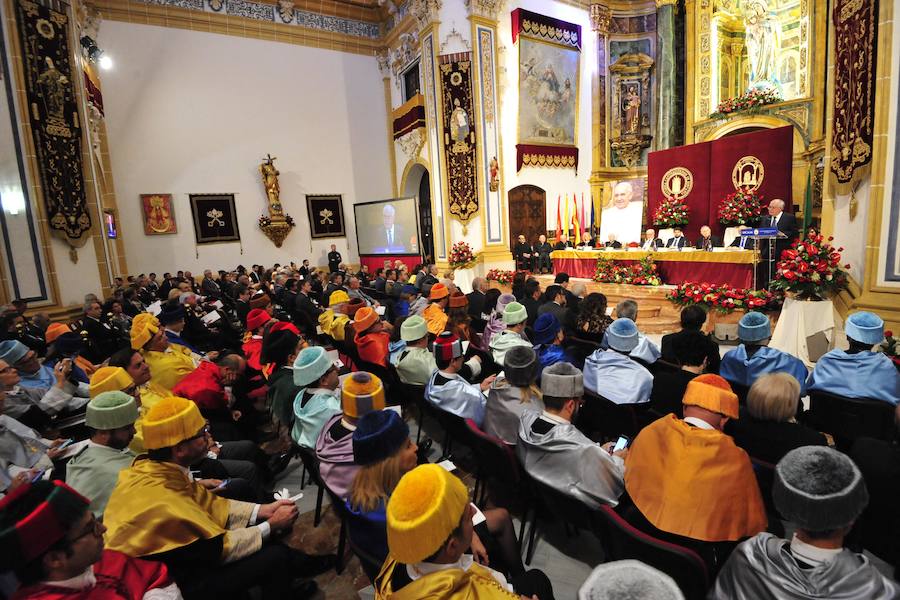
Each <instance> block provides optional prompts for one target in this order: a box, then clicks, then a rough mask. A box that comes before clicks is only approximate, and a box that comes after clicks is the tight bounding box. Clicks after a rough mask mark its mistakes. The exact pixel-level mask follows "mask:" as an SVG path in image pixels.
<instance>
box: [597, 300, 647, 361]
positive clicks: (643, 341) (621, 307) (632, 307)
mask: <svg viewBox="0 0 900 600" xmlns="http://www.w3.org/2000/svg"><path fill="white" fill-rule="evenodd" d="M616 318H617V319H630V320H631V321H632V322H634V323H635V324H637V318H638V303H637V302H636V301H634V300H631V299H626V300H622V301H621V302H619V303H618V304H617V305H616ZM603 345H604V344H601V346H603ZM661 354H662V353H661V352H660V351H659V348H657V346H656V344H654V343H653V342H651V341H650V339H649V338H647V336H645V335H644V334H643V333H641V332H640V330H638V343H637V345H636V346H635V347H634V348H632V350H631V352H629V353H628V355H629V356H630V357H631V358H634V359H636V360H638V361H639V362H640V363H641V364H643V365H646V366H649V365H652V364H653V363H655V362H656V361H657V360H658V359H659V357H660V356H661Z"/></svg>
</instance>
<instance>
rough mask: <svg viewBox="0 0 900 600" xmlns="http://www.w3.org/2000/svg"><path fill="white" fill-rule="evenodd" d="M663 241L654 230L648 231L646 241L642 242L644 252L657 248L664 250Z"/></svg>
mask: <svg viewBox="0 0 900 600" xmlns="http://www.w3.org/2000/svg"><path fill="white" fill-rule="evenodd" d="M662 247H663V241H662V240H661V239H659V238H658V237H656V231H654V230H653V229H648V230H647V231H645V232H644V241H643V242H641V249H642V250H655V249H656V248H662Z"/></svg>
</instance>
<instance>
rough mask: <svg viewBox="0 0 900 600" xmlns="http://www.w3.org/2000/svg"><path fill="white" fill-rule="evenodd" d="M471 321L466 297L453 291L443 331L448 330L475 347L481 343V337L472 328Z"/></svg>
mask: <svg viewBox="0 0 900 600" xmlns="http://www.w3.org/2000/svg"><path fill="white" fill-rule="evenodd" d="M471 323H472V317H471V316H470V315H469V300H468V298H466V296H465V294H463V293H462V292H459V291H457V292H454V293H453V294H452V295H451V296H450V302H449V304H448V310H447V325H446V326H445V327H444V331H449V332H450V333H452V334H454V335H455V336H456V337H458V338H459V339H460V340H463V341H466V342H469V343H470V344H473V345H474V346H475V347H476V348H477V347H478V346H479V345H480V344H481V337H480V336H479V335H478V334H477V333H476V332H475V331H473V330H472V327H471Z"/></svg>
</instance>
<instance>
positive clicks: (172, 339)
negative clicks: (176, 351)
mask: <svg viewBox="0 0 900 600" xmlns="http://www.w3.org/2000/svg"><path fill="white" fill-rule="evenodd" d="M166 339H168V340H169V343H170V344H178V345H179V346H184V347H185V348H187V349H188V350H190V351H191V352H193V353H194V354H199V355H200V356H203V351H202V350H198V349H196V348H194V347H193V346H191V345H190V344H189V343H188V342H187V340H185V339H184V338H183V337H181V336H180V335H178V334H177V333H174V332H172V331H169V330H168V329H167V330H166Z"/></svg>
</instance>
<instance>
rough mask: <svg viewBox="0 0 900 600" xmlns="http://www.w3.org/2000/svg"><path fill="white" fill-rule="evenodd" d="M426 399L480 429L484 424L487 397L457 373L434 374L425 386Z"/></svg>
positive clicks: (438, 372) (439, 372) (437, 372)
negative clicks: (473, 422)
mask: <svg viewBox="0 0 900 600" xmlns="http://www.w3.org/2000/svg"><path fill="white" fill-rule="evenodd" d="M425 399H426V400H428V401H429V402H430V403H432V404H433V405H435V406H436V407H438V408H440V409H441V410H445V411H447V412H449V413H453V414H454V415H457V416H459V417H462V418H463V419H472V420H473V421H475V423H476V424H477V425H478V426H479V427H481V426H482V424H483V423H484V411H485V405H486V404H487V397H486V396H485V395H484V394H482V393H481V388H479V387H478V386H477V385H472V384H471V383H469V382H468V381H466V380H465V379H463V378H462V377H460V376H459V375H457V374H456V373H442V372H441V371H435V372H434V373H432V374H431V377H430V378H429V379H428V383H427V384H426V385H425Z"/></svg>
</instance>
